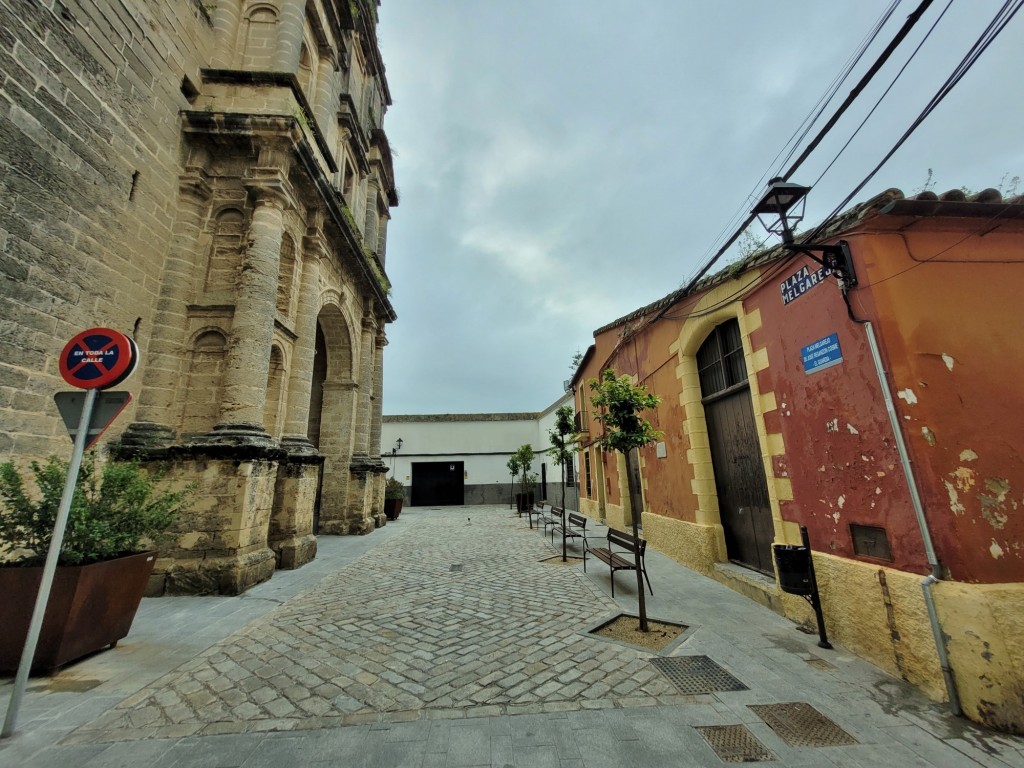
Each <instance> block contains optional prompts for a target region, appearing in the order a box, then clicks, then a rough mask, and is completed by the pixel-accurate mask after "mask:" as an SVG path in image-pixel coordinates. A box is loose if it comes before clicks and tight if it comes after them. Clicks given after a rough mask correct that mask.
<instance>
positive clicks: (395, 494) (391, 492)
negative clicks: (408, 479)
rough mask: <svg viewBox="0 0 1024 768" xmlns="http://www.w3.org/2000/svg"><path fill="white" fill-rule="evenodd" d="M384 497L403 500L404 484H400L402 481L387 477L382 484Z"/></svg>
mask: <svg viewBox="0 0 1024 768" xmlns="http://www.w3.org/2000/svg"><path fill="white" fill-rule="evenodd" d="M384 498H385V499H401V500H402V501H405V486H404V485H402V481H401V480H398V479H396V478H394V477H389V478H388V481H387V482H386V483H385V484H384Z"/></svg>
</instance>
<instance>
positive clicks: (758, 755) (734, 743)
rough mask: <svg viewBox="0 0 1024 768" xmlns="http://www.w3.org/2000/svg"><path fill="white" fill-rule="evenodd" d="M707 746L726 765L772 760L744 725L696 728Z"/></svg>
mask: <svg viewBox="0 0 1024 768" xmlns="http://www.w3.org/2000/svg"><path fill="white" fill-rule="evenodd" d="M697 730H698V731H700V735H701V736H703V737H704V741H706V742H707V743H708V746H709V747H711V748H712V749H713V750H715V754H716V755H718V756H719V757H720V758H722V761H723V762H726V763H753V762H757V761H761V760H765V761H767V760H774V759H775V755H774V754H772V752H771V750H769V749H768V748H767V747H766V746H765V745H764V744H762V743H761V742H760V741H758V740H757V737H756V736H754V734H752V733H751V732H750V731H749V730H747V727H746V726H745V725H705V726H700V727H698V728H697Z"/></svg>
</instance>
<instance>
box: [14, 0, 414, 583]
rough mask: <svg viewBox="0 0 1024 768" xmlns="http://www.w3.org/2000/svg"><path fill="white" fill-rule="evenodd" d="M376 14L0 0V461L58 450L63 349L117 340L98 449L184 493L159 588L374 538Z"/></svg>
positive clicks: (386, 174) (378, 471)
mask: <svg viewBox="0 0 1024 768" xmlns="http://www.w3.org/2000/svg"><path fill="white" fill-rule="evenodd" d="M376 11H377V9H376V3H375V2H374V0H212V1H211V0H207V1H206V2H198V1H197V0H171V1H170V2H168V1H167V0H67V1H66V2H49V3H40V4H35V3H31V4H26V3H19V2H16V0H0V71H2V72H3V74H4V75H5V78H4V81H5V82H4V85H3V87H2V90H0V273H2V274H3V280H2V283H0V321H2V324H3V333H2V334H0V423H2V424H3V427H4V428H3V429H2V430H0V432H2V433H3V434H2V435H0V460H6V459H9V458H13V459H15V460H16V461H18V462H19V463H24V462H25V460H27V459H31V458H37V457H41V456H45V455H47V454H49V453H56V454H58V455H64V456H66V455H67V454H68V451H69V447H68V442H67V435H66V432H65V429H64V426H63V424H62V423H61V422H60V419H59V418H58V416H57V411H56V409H55V408H54V406H53V401H52V396H53V393H54V392H56V391H58V390H61V389H66V388H67V387H66V385H64V384H63V382H61V380H60V376H59V372H58V363H57V358H58V356H59V353H60V350H61V348H62V347H63V345H64V343H65V342H66V341H67V340H68V339H70V338H71V337H72V336H74V335H75V334H76V333H77V332H78V331H80V330H83V329H85V328H89V327H94V326H106V327H110V328H115V329H117V330H120V331H122V332H124V333H127V334H129V335H131V336H132V337H133V338H134V339H135V341H136V342H137V343H138V345H139V349H140V364H139V367H138V371H137V372H136V373H135V375H134V376H133V377H132V378H131V379H129V380H128V381H127V382H125V384H123V385H121V386H120V387H119V388H121V389H128V390H130V391H131V392H132V394H133V397H134V401H133V403H132V405H131V407H130V409H129V411H128V412H126V413H125V414H122V415H121V417H120V418H119V420H118V422H116V424H115V426H114V427H113V428H112V429H111V432H112V433H113V436H112V438H111V439H110V441H109V443H110V446H109V447H111V448H112V449H113V451H114V452H115V453H119V454H122V455H123V454H127V455H133V456H137V457H139V458H141V459H142V460H143V461H144V462H147V463H151V464H153V465H154V466H156V465H159V466H161V467H162V468H164V469H166V470H167V471H169V473H170V477H172V478H173V480H174V482H179V483H193V484H195V486H196V489H197V490H196V493H195V503H194V504H193V507H192V509H191V510H190V511H189V512H188V513H187V514H186V515H185V516H184V517H183V518H182V520H181V521H180V522H179V526H178V529H177V531H176V541H175V542H174V544H173V545H171V546H168V547H165V548H163V549H162V550H161V557H160V559H159V561H158V564H157V569H156V572H155V575H154V578H153V581H152V583H151V593H153V594H158V593H162V592H174V593H182V592H198V593H208V592H221V593H229V594H232V593H238V592H241V591H244V590H245V589H247V588H248V587H250V586H252V585H253V584H256V583H258V582H260V581H263V580H265V579H267V578H270V576H271V575H272V573H273V571H274V569H275V568H278V567H281V568H294V567H299V566H301V565H303V564H304V563H306V562H308V561H309V560H311V559H312V558H313V557H314V556H315V553H316V538H315V532H316V531H319V532H321V533H329V534H359V533H367V532H369V531H372V530H373V529H374V528H375V527H377V526H380V525H383V524H384V521H385V519H384V515H383V512H382V506H383V483H384V472H385V471H386V467H385V465H384V463H383V462H382V461H381V459H380V433H381V385H382V380H383V350H384V346H385V345H386V343H387V340H386V335H385V326H386V324H387V323H389V322H392V321H394V320H395V317H396V316H395V312H394V309H393V307H392V305H391V303H390V300H389V290H390V283H389V281H388V278H387V275H386V272H385V244H386V233H387V224H388V220H389V218H390V209H391V208H393V207H394V206H396V205H397V204H398V197H397V191H396V188H395V183H394V177H393V168H392V161H391V151H390V147H389V145H388V140H387V137H386V135H385V133H384V131H383V129H382V120H383V116H384V113H385V111H386V109H387V107H388V105H389V104H390V103H391V99H390V94H389V91H388V86H387V81H386V78H385V73H384V65H383V62H382V60H381V56H380V51H379V49H378V45H377V37H376V22H377V19H376ZM314 517H316V518H317V519H316V520H315V519H314Z"/></svg>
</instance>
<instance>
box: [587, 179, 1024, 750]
mask: <svg viewBox="0 0 1024 768" xmlns="http://www.w3.org/2000/svg"><path fill="white" fill-rule="evenodd" d="M840 239H842V240H845V241H847V242H848V243H849V247H850V251H851V254H852V262H853V267H854V270H855V272H856V277H857V279H858V283H857V285H856V286H855V287H853V288H852V289H850V290H849V291H848V293H847V294H846V296H845V299H846V300H844V294H843V292H842V291H841V290H840V288H839V286H838V285H837V281H836V279H835V277H834V276H831V275H830V274H829V273H828V272H827V270H824V269H823V268H821V267H820V265H819V264H818V263H816V262H815V261H813V260H812V259H811V258H809V257H808V256H807V255H803V254H800V253H794V252H792V251H789V250H785V251H784V250H783V249H782V248H781V247H780V248H776V249H773V250H771V251H768V252H763V253H760V254H756V255H754V256H751V257H749V258H747V259H745V260H744V261H743V262H740V263H739V264H734V265H732V266H731V267H729V268H727V269H725V270H723V271H722V272H720V273H718V274H717V275H715V276H713V277H710V278H707V279H705V280H704V281H702V282H701V283H698V284H697V286H696V287H695V288H694V289H693V290H691V291H689V292H684V291H677V292H675V293H673V294H670V295H669V296H667V297H665V298H664V299H662V300H660V301H658V302H655V303H654V304H652V305H650V306H647V307H644V308H642V309H640V310H637V311H636V312H634V313H632V314H630V315H628V316H626V317H624V318H621V319H619V320H616V321H615V322H613V323H611V324H609V325H607V326H605V327H603V328H600V329H598V330H597V331H596V332H595V334H594V337H595V341H594V345H593V346H592V347H591V348H590V349H589V350H588V352H587V354H586V355H585V357H584V360H583V362H582V363H581V365H580V367H579V368H578V370H577V372H576V375H575V377H574V379H573V387H574V390H575V393H576V404H577V410H578V411H579V412H580V424H581V427H582V428H583V430H584V431H583V436H582V441H581V457H580V462H579V464H580V475H581V478H580V480H581V489H580V490H581V501H580V506H581V509H582V511H583V512H585V513H587V514H589V515H591V516H594V517H599V518H603V519H605V520H606V521H607V522H608V524H609V525H610V526H612V527H617V528H624V527H625V526H626V525H627V524H628V522H629V521H630V519H631V514H632V510H634V509H641V510H642V516H641V521H642V524H643V530H644V535H645V537H646V538H647V539H648V540H649V542H650V544H651V546H654V547H656V548H657V549H659V550H661V551H663V552H665V553H667V554H669V555H671V556H672V557H673V558H675V559H677V560H678V561H680V562H682V563H684V564H685V565H687V566H690V567H692V568H694V569H697V570H699V571H701V572H703V573H705V574H707V575H709V576H711V577H713V578H715V579H718V580H719V581H722V582H724V583H726V584H728V585H730V586H731V587H733V588H734V589H737V590H739V591H742V592H743V593H744V594H747V595H749V596H750V597H751V598H753V599H756V600H759V601H761V602H763V603H765V604H767V605H770V606H772V607H773V608H775V609H776V610H778V611H780V612H783V613H785V614H787V615H790V616H792V617H793V618H794V619H796V620H798V621H802V622H806V623H809V622H812V621H813V615H812V614H811V612H810V609H809V608H808V606H807V604H806V603H805V602H804V601H803V600H802V599H801V598H799V597H794V596H791V595H787V594H785V593H783V592H781V591H780V589H779V587H778V584H777V578H776V572H775V566H774V563H773V558H772V550H771V546H772V544H780V543H781V544H799V543H800V541H801V537H800V526H806V527H807V529H808V534H809V538H810V542H811V548H812V550H813V557H814V564H815V570H816V573H817V578H818V583H819V586H820V588H821V594H822V602H823V607H824V613H825V618H826V623H827V626H828V631H829V635H830V636H831V638H832V639H833V640H834V641H836V642H838V643H840V644H842V645H843V646H845V647H846V648H848V649H850V650H851V651H854V652H856V653H858V654H859V655H861V656H863V657H865V658H867V659H869V660H871V661H872V662H874V663H875V664H877V665H879V666H881V667H883V668H885V669H887V670H889V671H890V672H891V673H892V674H894V675H898V676H900V677H902V678H904V679H906V680H909V681H911V682H912V683H914V684H916V685H918V686H920V687H921V688H922V689H923V690H924V691H925V692H927V693H928V694H929V695H931V696H932V697H934V698H937V699H942V698H947V697H950V696H952V697H955V698H958V699H959V701H960V704H961V705H962V708H963V711H964V713H965V714H966V715H967V716H969V717H970V718H972V719H974V720H977V721H979V722H982V723H986V724H988V725H990V726H993V727H996V728H1000V729H1005V730H1010V731H1016V732H1024V646H1022V645H1021V643H1020V638H1021V637H1024V462H1022V445H1021V443H1022V435H1024V385H1022V381H1024V342H1022V335H1024V308H1022V306H1024V302H1022V297H1021V293H1022V289H1024V200H1022V198H1020V197H1017V198H1014V199H1012V200H1003V199H1002V197H1001V195H1000V194H999V193H998V192H996V191H994V190H986V191H985V192H983V193H980V194H979V195H976V196H973V197H971V198H970V199H966V198H965V197H964V195H963V194H962V193H960V192H958V191H954V192H950V193H947V194H945V195H943V196H942V197H941V198H938V197H936V196H935V195H934V194H931V193H924V194H922V195H918V196H917V197H916V198H914V199H907V198H904V196H903V195H902V193H900V192H899V191H898V190H889V191H887V192H885V193H883V194H882V195H879V196H878V197H876V198H874V199H872V200H870V201H868V202H867V203H864V204H862V205H860V206H857V207H856V208H855V209H852V210H851V211H848V212H847V213H846V214H844V215H842V216H841V217H839V218H838V219H837V220H835V221H834V222H832V223H831V224H830V226H829V227H828V229H827V230H826V231H825V233H824V235H822V236H821V238H819V242H822V243H836V242H838V241H839V240H840ZM847 300H848V303H847ZM872 338H873V339H874V343H875V346H876V349H877V353H873V351H872ZM607 368H611V369H614V370H615V371H616V372H617V373H618V374H629V375H630V376H631V377H633V378H634V379H635V380H636V381H638V382H639V383H642V384H644V385H645V386H646V388H647V390H648V391H649V392H651V393H654V394H656V395H659V396H660V397H661V400H662V402H661V404H660V405H659V406H658V408H657V409H656V410H654V411H650V412H648V413H647V414H646V415H647V416H648V418H649V419H650V420H651V421H652V423H653V424H654V426H655V427H656V428H657V429H659V430H662V431H663V432H664V438H663V440H662V441H661V442H659V443H657V444H654V445H650V446H648V447H646V448H644V449H642V450H641V451H639V452H638V453H637V455H636V456H635V457H634V459H633V460H632V461H629V462H627V461H626V460H624V459H623V458H621V457H618V456H617V455H615V454H604V453H603V452H602V451H601V450H600V449H599V448H598V447H597V446H596V444H595V443H594V440H595V438H596V437H597V436H598V435H599V430H600V429H601V425H600V423H599V422H597V421H596V420H595V419H594V413H593V410H594V409H593V406H591V405H590V403H589V398H590V392H589V390H588V388H587V387H586V383H587V382H588V381H589V380H591V379H593V378H596V377H597V376H598V375H599V374H600V372H601V371H602V370H604V369H607ZM890 413H891V416H890ZM894 425H896V426H894ZM901 441H902V443H903V446H904V448H903V452H902V454H901V447H900V445H899V443H900V442H901ZM630 473H632V475H633V477H634V479H635V482H633V483H630V482H628V480H627V476H628V474H630ZM915 494H916V495H917V497H918V499H919V502H915V498H914V496H915ZM929 574H934V575H935V576H937V577H938V579H939V580H938V581H937V582H936V583H934V584H932V583H930V580H929V583H928V584H924V585H923V584H922V582H923V581H924V580H925V577H926V576H928V575H929ZM653 578H654V579H656V578H657V576H656V574H655V575H654V576H653ZM929 600H931V602H932V604H933V606H934V608H935V615H936V621H935V622H934V623H933V622H932V621H930V619H929V611H928V605H927V603H928V601H929ZM937 638H938V640H937ZM940 646H941V647H940ZM942 653H948V665H947V672H948V674H947V675H946V676H945V678H948V679H944V675H943V670H942V668H941V664H940V661H939V659H940V658H941V655H940V654H942Z"/></svg>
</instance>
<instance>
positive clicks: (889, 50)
mask: <svg viewBox="0 0 1024 768" xmlns="http://www.w3.org/2000/svg"><path fill="white" fill-rule="evenodd" d="M931 4H932V0H921V3H920V4H919V5H918V6H917V8H915V9H914V12H913V13H911V14H910V16H908V17H907V20H906V21H905V22H904V23H903V26H902V27H900V29H899V31H898V32H897V33H896V34H895V36H893V38H892V40H890V41H889V44H888V45H887V46H886V47H885V50H883V51H882V53H881V54H879V56H878V58H877V59H876V60H875V62H874V63H873V64H872V65H871V66H870V67H869V68H868V71H867V72H865V73H864V75H863V77H861V79H860V80H859V81H858V83H857V85H856V86H854V88H853V90H852V91H850V93H849V94H848V95H847V97H846V99H845V100H844V101H843V103H842V104H841V105H840V106H839V108H838V109H837V110H836V111H835V112H834V113H833V115H832V117H830V118H829V120H828V122H827V123H825V125H824V126H823V127H822V128H821V130H819V131H818V133H817V134H816V135H815V137H814V139H813V140H812V141H811V143H810V144H809V145H808V146H807V147H805V148H804V150H803V152H801V153H800V156H799V157H798V158H797V159H796V160H795V161H794V162H793V164H792V165H791V166H790V167H789V169H788V170H787V171H786V172H785V173H784V174H782V178H783V179H788V178H789V177H790V176H792V175H793V172H794V171H796V169H797V168H799V167H800V166H801V165H802V164H803V162H804V160H806V159H807V157H808V156H809V155H810V154H811V152H813V151H814V150H815V149H816V148H817V146H818V145H819V144H820V143H821V141H822V140H823V139H824V138H825V136H827V135H828V133H829V132H830V131H831V130H832V128H833V127H834V126H835V124H836V123H837V122H838V121H839V118H840V117H842V115H843V114H844V113H845V112H846V110H847V109H849V107H850V105H851V104H853V102H854V101H855V100H856V99H857V97H858V96H859V95H860V94H861V92H862V91H863V90H864V88H866V87H867V85H868V83H870V82H871V80H872V79H874V77H875V75H876V74H878V71H879V70H880V69H881V68H882V66H883V65H884V64H885V62H886V61H888V59H889V57H890V56H892V54H893V52H894V51H895V50H896V49H897V48H898V47H899V45H900V43H902V42H903V40H905V39H906V37H907V35H908V34H910V30H911V29H913V28H914V26H915V25H916V24H917V22H918V21H920V19H921V16H922V15H923V14H924V12H925V11H926V10H928V7H929V6H930V5H931ZM865 183H867V182H865ZM858 191H859V190H858ZM854 194H856V193H854ZM851 197H852V195H851ZM755 218H756V216H755V215H754V214H753V213H750V214H748V215H747V217H746V218H745V219H744V221H743V223H742V225H741V226H740V227H739V229H737V230H736V231H735V232H734V233H733V235H732V236H731V237H730V238H729V239H728V241H726V243H725V245H723V246H721V247H720V248H719V249H718V251H717V252H716V253H715V255H714V256H713V257H711V259H709V260H708V261H707V262H705V264H704V266H703V267H701V269H700V270H699V271H698V272H697V274H696V275H695V276H694V277H693V278H691V279H690V281H689V282H688V283H687V284H686V286H685V287H684V288H683V292H684V293H689V292H690V291H691V290H693V287H694V286H695V285H696V284H697V283H698V282H699V281H700V279H701V278H702V277H704V275H706V274H707V272H708V270H709V269H711V267H713V266H714V265H715V263H716V262H717V261H718V260H719V259H720V258H721V257H722V254H724V253H725V252H726V251H727V250H728V249H729V246H731V245H732V244H733V243H734V242H736V240H737V239H739V236H740V235H741V234H742V232H743V230H744V229H746V228H747V227H748V226H749V225H750V223H751V222H752V221H753V220H754V219H755Z"/></svg>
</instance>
